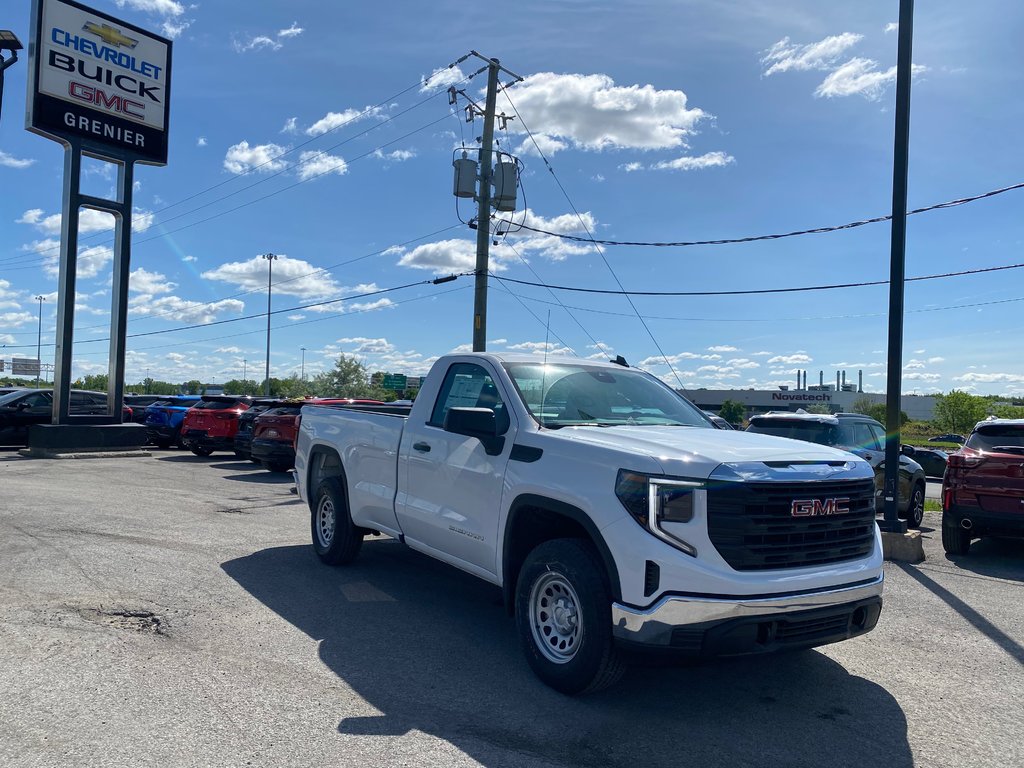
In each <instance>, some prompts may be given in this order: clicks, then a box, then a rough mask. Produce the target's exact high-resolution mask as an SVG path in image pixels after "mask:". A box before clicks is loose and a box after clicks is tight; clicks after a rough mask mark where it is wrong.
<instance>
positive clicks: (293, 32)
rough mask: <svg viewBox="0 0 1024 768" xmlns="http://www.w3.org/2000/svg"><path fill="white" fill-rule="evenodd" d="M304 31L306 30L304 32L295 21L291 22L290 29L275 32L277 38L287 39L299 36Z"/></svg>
mask: <svg viewBox="0 0 1024 768" xmlns="http://www.w3.org/2000/svg"><path fill="white" fill-rule="evenodd" d="M305 31H306V30H304V29H303V28H302V27H300V26H299V23H298V22H297V21H293V22H292V25H291V26H290V27H288V29H279V30H277V36H278V37H279V38H280V37H283V38H285V39H287V38H289V37H296V36H298V35H301V34H302V33H303V32H305Z"/></svg>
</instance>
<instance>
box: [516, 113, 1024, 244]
mask: <svg viewBox="0 0 1024 768" xmlns="http://www.w3.org/2000/svg"><path fill="white" fill-rule="evenodd" d="M509 103H511V101H510V102H509ZM513 108H514V107H513ZM1016 189H1024V182H1021V183H1018V184H1010V185H1009V186H1005V187H1000V188H999V189H993V190H989V191H988V192H982V193H981V194H978V195H971V196H970V197H961V198H959V199H957V200H947V201H946V202H944V203H936V204H934V205H927V206H925V207H923V208H915V209H914V210H912V211H907V216H911V215H914V214H918V213H927V212H928V211H937V210H941V209H944V208H955V207H957V206H960V205H966V204H967V203H973V202H975V201H976V200H983V199H985V198H989V197H995V196H996V195H1001V194H1003V193H1005V192H1012V191H1013V190H1016ZM891 220H892V214H888V215H885V216H873V217H872V218H870V219H861V220H860V221H851V222H849V223H847V224H838V225H835V226H829V227H814V228H813V229H801V230H797V231H795V232H783V233H779V234H770V235H751V236H749V237H733V238H723V239H720V240H682V241H677V242H650V241H642V240H595V239H594V238H592V237H584V236H582V235H569V234H566V233H564V232H552V231H550V230H547V229H541V228H540V227H531V226H529V225H528V224H525V223H519V222H516V221H508V220H504V219H499V220H498V223H500V224H506V225H508V226H515V227H517V228H519V229H526V230H529V231H530V232H536V233H537V234H541V235H549V236H551V237H557V238H560V239H562V240H571V241H574V242H579V243H593V244H597V245H631V246H638V247H651V248H686V247H689V246H695V245H735V244H737V243H755V242H758V241H761V240H781V239H783V238H786V237H799V236H801V235H818V234H823V233H826V232H839V231H841V230H844V229H855V228H857V227H863V226H866V225H868V224H878V223H880V222H884V221H891ZM584 229H585V228H584ZM588 235H589V232H588Z"/></svg>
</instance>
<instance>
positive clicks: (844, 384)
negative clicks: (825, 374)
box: [843, 371, 846, 387]
mask: <svg viewBox="0 0 1024 768" xmlns="http://www.w3.org/2000/svg"><path fill="white" fill-rule="evenodd" d="M843 386H844V387H845V386H846V371H843Z"/></svg>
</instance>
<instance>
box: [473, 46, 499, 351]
mask: <svg viewBox="0 0 1024 768" xmlns="http://www.w3.org/2000/svg"><path fill="white" fill-rule="evenodd" d="M498 68H499V67H498V60H497V59H488V60H487V101H486V103H485V105H484V135H483V137H482V140H481V145H480V191H479V192H478V194H477V198H476V199H477V203H478V205H477V214H476V281H475V284H474V287H473V351H474V352H484V351H485V350H486V349H487V269H488V266H489V263H488V262H489V260H490V245H491V176H492V170H491V166H492V163H491V152H492V147H493V145H494V107H495V103H496V102H497V98H498Z"/></svg>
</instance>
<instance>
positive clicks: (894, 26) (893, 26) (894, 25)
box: [885, 21, 900, 34]
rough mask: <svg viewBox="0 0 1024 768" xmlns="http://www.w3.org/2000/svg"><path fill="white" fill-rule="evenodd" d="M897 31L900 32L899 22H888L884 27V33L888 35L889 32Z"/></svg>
mask: <svg viewBox="0 0 1024 768" xmlns="http://www.w3.org/2000/svg"><path fill="white" fill-rule="evenodd" d="M899 31H900V25H899V22H897V21H890V22H889V23H888V24H886V25H885V33H886V34H889V33H890V32H899Z"/></svg>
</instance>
